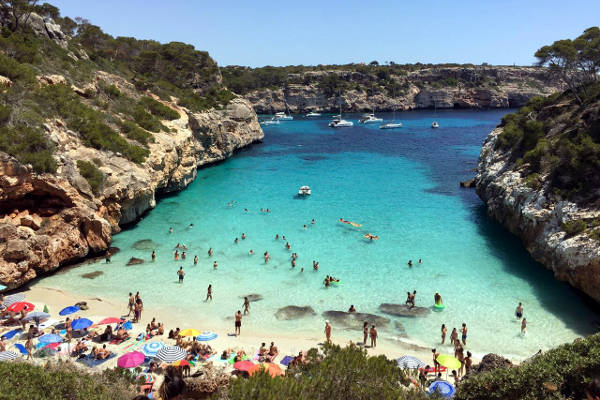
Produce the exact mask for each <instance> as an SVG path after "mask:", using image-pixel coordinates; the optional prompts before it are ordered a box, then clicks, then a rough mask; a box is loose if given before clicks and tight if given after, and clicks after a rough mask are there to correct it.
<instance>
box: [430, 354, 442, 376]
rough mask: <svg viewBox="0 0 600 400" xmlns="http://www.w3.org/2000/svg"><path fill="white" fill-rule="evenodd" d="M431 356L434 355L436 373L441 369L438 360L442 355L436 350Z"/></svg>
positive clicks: (434, 370)
mask: <svg viewBox="0 0 600 400" xmlns="http://www.w3.org/2000/svg"><path fill="white" fill-rule="evenodd" d="M431 354H432V355H433V372H434V373H436V372H438V370H439V369H440V363H439V362H438V360H437V358H438V357H439V356H440V353H438V352H437V351H436V349H431Z"/></svg>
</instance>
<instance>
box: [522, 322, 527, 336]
mask: <svg viewBox="0 0 600 400" xmlns="http://www.w3.org/2000/svg"><path fill="white" fill-rule="evenodd" d="M526 332H527V318H523V321H522V322H521V334H522V335H525V333H526Z"/></svg>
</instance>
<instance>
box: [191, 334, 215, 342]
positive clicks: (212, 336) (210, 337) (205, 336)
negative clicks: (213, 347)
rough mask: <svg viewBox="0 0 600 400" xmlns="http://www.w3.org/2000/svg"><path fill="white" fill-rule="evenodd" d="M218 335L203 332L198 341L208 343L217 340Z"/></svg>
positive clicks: (197, 337)
mask: <svg viewBox="0 0 600 400" xmlns="http://www.w3.org/2000/svg"><path fill="white" fill-rule="evenodd" d="M217 336H218V335H217V334H216V333H214V332H202V333H201V334H200V335H198V336H196V340H198V341H200V342H208V341H209V340H213V339H216V338H217Z"/></svg>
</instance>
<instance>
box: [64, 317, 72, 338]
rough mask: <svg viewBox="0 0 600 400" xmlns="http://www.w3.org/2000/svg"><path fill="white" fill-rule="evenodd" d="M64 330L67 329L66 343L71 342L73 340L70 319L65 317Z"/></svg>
mask: <svg viewBox="0 0 600 400" xmlns="http://www.w3.org/2000/svg"><path fill="white" fill-rule="evenodd" d="M65 328H66V329H67V339H68V340H67V342H69V343H70V342H71V339H72V338H73V328H71V318H69V317H67V319H66V320H65Z"/></svg>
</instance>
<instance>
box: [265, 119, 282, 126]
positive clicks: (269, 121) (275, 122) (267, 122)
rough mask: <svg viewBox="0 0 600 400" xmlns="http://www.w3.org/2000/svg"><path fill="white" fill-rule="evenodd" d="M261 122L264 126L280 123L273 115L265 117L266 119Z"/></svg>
mask: <svg viewBox="0 0 600 400" xmlns="http://www.w3.org/2000/svg"><path fill="white" fill-rule="evenodd" d="M260 124H261V125H263V126H268V125H279V120H278V119H275V117H272V118H270V119H265V120H262V121H260Z"/></svg>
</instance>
